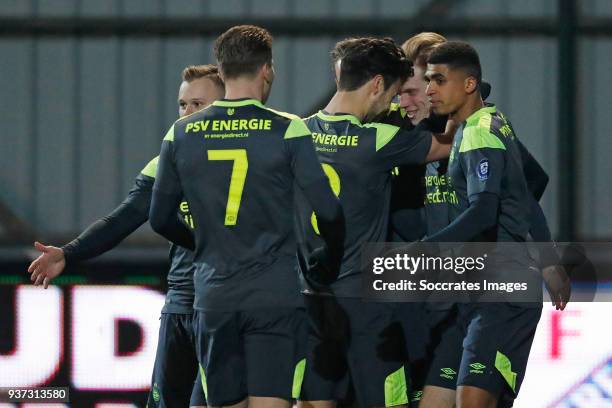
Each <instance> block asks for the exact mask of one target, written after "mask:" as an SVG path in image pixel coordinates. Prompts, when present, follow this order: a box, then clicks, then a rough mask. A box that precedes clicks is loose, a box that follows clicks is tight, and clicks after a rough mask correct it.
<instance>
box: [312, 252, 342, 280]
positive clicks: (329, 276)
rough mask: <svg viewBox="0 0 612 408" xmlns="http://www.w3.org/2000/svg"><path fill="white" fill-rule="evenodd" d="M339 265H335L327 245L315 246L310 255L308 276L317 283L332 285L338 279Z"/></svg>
mask: <svg viewBox="0 0 612 408" xmlns="http://www.w3.org/2000/svg"><path fill="white" fill-rule="evenodd" d="M338 273H339V265H334V264H333V262H332V260H331V259H330V256H329V252H328V249H327V246H325V245H324V246H320V247H318V248H315V249H314V250H313V251H312V252H311V253H310V254H309V256H308V268H307V273H306V275H307V276H306V278H307V279H308V280H309V281H311V282H314V283H316V284H317V285H330V284H331V283H332V282H334V281H335V280H336V278H337V277H338Z"/></svg>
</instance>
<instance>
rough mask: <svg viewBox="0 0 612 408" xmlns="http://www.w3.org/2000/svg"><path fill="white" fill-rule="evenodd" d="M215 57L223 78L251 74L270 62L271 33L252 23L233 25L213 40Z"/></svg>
mask: <svg viewBox="0 0 612 408" xmlns="http://www.w3.org/2000/svg"><path fill="white" fill-rule="evenodd" d="M215 57H216V58H217V63H218V64H219V69H220V70H221V72H222V74H223V76H224V77H225V78H236V77H239V76H242V75H253V74H255V72H257V70H258V69H259V68H261V66H262V65H264V64H271V63H272V35H270V33H269V32H268V30H266V29H265V28H261V27H257V26H254V25H240V26H234V27H232V28H230V29H229V30H227V31H226V32H224V33H223V34H221V35H220V36H219V37H218V38H217V41H215Z"/></svg>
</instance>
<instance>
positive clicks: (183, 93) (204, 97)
mask: <svg viewBox="0 0 612 408" xmlns="http://www.w3.org/2000/svg"><path fill="white" fill-rule="evenodd" d="M223 93H224V92H223V89H222V88H221V87H220V86H219V85H217V84H215V83H214V82H213V81H211V80H210V79H208V78H198V79H194V80H193V81H191V82H187V81H183V83H181V87H180V88H179V93H178V106H179V116H180V117H183V116H186V115H191V114H192V113H194V112H197V111H199V110H201V109H204V108H205V107H207V106H208V105H210V104H211V103H212V102H213V101H216V100H217V99H221V98H223Z"/></svg>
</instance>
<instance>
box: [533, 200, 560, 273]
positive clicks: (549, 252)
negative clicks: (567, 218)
mask: <svg viewBox="0 0 612 408" xmlns="http://www.w3.org/2000/svg"><path fill="white" fill-rule="evenodd" d="M530 207H531V212H530V217H529V223H530V227H529V234H530V235H531V237H532V238H533V240H534V241H535V242H542V244H540V245H539V246H538V249H539V253H540V256H539V263H538V264H539V266H540V268H542V269H544V268H545V267H547V266H551V265H559V264H561V260H560V258H559V254H558V253H557V250H556V248H555V243H554V242H553V241H552V235H551V233H550V229H549V228H548V222H547V221H546V216H545V215H544V211H542V207H541V206H540V204H538V203H537V202H536V200H535V198H533V197H531V200H530Z"/></svg>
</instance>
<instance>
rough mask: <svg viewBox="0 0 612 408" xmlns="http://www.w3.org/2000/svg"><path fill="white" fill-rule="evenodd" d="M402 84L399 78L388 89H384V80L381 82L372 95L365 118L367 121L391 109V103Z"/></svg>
mask: <svg viewBox="0 0 612 408" xmlns="http://www.w3.org/2000/svg"><path fill="white" fill-rule="evenodd" d="M400 86H401V83H400V81H399V79H398V80H397V81H395V82H394V83H393V84H391V86H389V88H387V89H384V81H381V82H380V84H379V86H378V90H377V91H376V92H375V94H374V95H373V96H372V104H371V105H370V108H369V109H368V115H367V116H366V118H365V121H366V122H367V121H368V120H371V119H372V118H375V117H377V116H379V115H380V114H381V113H383V112H386V111H387V110H389V105H391V101H392V100H393V98H395V97H396V96H397V94H398V92H399V90H400Z"/></svg>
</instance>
